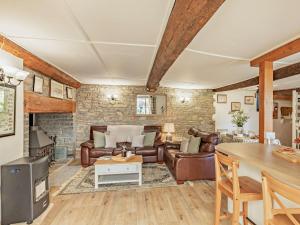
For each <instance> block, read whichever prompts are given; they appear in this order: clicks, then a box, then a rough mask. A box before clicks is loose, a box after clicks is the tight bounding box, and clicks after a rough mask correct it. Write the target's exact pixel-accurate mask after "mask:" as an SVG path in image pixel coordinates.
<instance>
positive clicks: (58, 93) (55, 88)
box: [50, 80, 64, 99]
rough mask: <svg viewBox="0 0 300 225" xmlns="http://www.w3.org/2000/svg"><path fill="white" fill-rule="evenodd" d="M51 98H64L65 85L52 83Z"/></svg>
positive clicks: (52, 81)
mask: <svg viewBox="0 0 300 225" xmlns="http://www.w3.org/2000/svg"><path fill="white" fill-rule="evenodd" d="M50 97H53V98H61V99H63V98H64V85H63V84H61V83H59V82H57V81H55V80H51V81H50Z"/></svg>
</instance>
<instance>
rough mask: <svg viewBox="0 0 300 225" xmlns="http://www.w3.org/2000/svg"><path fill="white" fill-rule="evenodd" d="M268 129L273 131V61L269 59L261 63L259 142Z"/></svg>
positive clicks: (261, 141)
mask: <svg viewBox="0 0 300 225" xmlns="http://www.w3.org/2000/svg"><path fill="white" fill-rule="evenodd" d="M266 131H271V132H272V131H273V62H268V61H264V62H262V63H260V65H259V143H264V141H265V132H266Z"/></svg>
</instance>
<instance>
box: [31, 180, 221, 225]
mask: <svg viewBox="0 0 300 225" xmlns="http://www.w3.org/2000/svg"><path fill="white" fill-rule="evenodd" d="M214 201H215V198H214V183H213V182H203V183H197V184H194V185H193V186H187V185H180V186H178V187H166V188H151V189H138V190H131V191H118V192H96V193H86V194H74V195H58V196H56V197H54V198H53V199H52V203H53V204H54V205H53V207H52V209H51V210H50V211H49V213H48V214H47V216H46V217H45V218H44V219H43V221H42V222H41V223H38V224H40V225H50V224H51V225H171V224H172V225H175V224H182V225H194V224H195V225H196V224H197V225H212V224H213V216H214ZM34 224H37V223H36V222H35V223H34Z"/></svg>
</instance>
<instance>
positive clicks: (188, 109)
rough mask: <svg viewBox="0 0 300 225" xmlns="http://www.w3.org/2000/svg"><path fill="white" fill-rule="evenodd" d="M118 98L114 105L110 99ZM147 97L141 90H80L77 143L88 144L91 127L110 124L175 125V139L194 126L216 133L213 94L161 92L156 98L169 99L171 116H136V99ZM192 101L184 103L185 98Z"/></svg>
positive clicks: (100, 87) (205, 91)
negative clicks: (159, 96)
mask: <svg viewBox="0 0 300 225" xmlns="http://www.w3.org/2000/svg"><path fill="white" fill-rule="evenodd" d="M110 94H116V95H117V96H118V99H117V101H116V102H115V103H112V102H111V101H110V100H109V98H108V97H107V96H108V95H110ZM138 94H147V92H146V91H145V87H141V86H100V85H82V86H81V87H80V88H79V89H78V90H77V97H76V99H77V112H76V136H77V137H76V142H77V147H79V145H80V143H82V142H84V141H86V140H88V137H89V129H90V126H91V125H108V124H143V125H146V124H149V125H152V124H153V125H158V124H161V125H162V124H164V123H165V122H173V123H174V124H175V129H176V133H175V137H176V138H178V139H180V138H182V137H183V136H187V131H188V129H189V128H190V127H191V126H194V127H198V128H199V129H201V130H205V131H214V130H215V123H214V121H213V120H212V115H213V114H214V106H213V101H214V99H213V92H212V91H210V90H183V89H173V88H159V89H158V91H157V92H156V93H155V94H165V95H166V96H167V112H166V113H165V114H164V115H162V116H161V115H159V116H136V95H138ZM182 97H186V98H189V101H187V102H185V103H182V102H181V98H182Z"/></svg>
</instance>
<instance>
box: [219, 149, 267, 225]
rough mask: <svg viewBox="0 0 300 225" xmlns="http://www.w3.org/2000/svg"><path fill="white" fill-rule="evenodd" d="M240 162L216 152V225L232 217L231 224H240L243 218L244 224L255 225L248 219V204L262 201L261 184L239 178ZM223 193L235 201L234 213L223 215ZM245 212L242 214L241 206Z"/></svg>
mask: <svg viewBox="0 0 300 225" xmlns="http://www.w3.org/2000/svg"><path fill="white" fill-rule="evenodd" d="M238 167H239V161H238V160H236V159H233V158H232V157H230V156H226V155H224V154H222V153H219V152H216V154H215V169H216V212H215V225H219V224H220V220H222V219H227V218H230V217H231V224H232V225H237V224H239V217H240V216H243V224H244V225H245V224H249V223H250V224H253V223H252V222H251V220H249V219H248V202H249V201H257V200H262V187H261V184H260V183H259V182H257V181H255V180H253V179H251V178H250V177H245V176H242V177H238V173H237V169H238ZM222 193H223V194H224V195H225V196H227V197H228V198H230V199H232V201H233V212H232V213H225V214H224V215H221V197H222V196H221V195H222ZM241 203H242V204H243V210H242V212H240V205H241Z"/></svg>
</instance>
